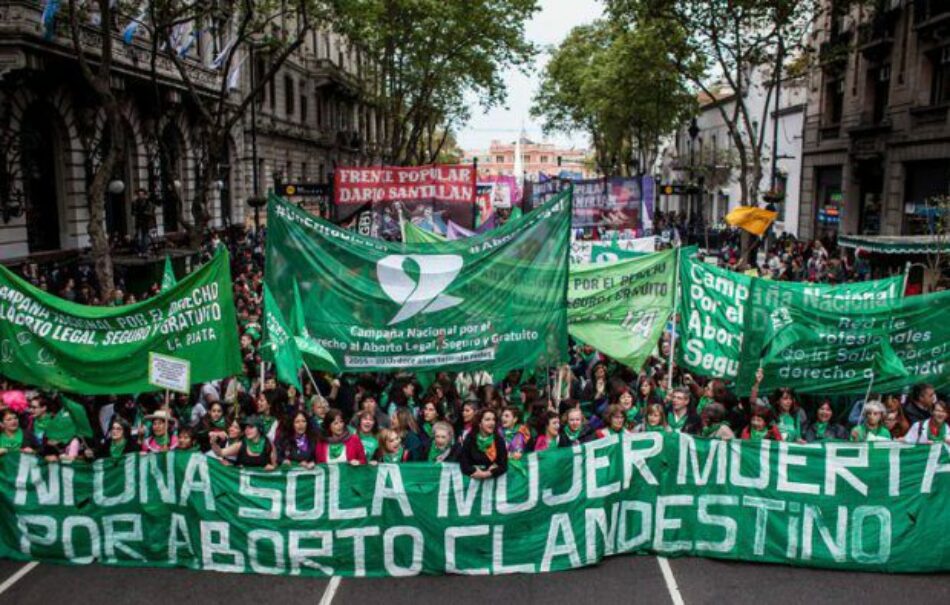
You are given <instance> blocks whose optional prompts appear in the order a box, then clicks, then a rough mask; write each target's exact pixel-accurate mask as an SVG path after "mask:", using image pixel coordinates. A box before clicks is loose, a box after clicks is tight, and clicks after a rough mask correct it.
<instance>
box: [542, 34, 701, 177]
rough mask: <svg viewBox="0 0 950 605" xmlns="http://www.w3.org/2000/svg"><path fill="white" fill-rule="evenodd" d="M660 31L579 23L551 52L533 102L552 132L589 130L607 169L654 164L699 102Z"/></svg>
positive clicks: (621, 170) (632, 169) (620, 170)
mask: <svg viewBox="0 0 950 605" xmlns="http://www.w3.org/2000/svg"><path fill="white" fill-rule="evenodd" d="M666 43H667V41H666V40H665V39H664V36H663V35H662V32H660V31H658V30H657V29H656V28H654V27H652V26H650V25H645V26H643V27H638V28H635V29H622V28H617V27H615V26H614V25H613V24H611V23H609V22H607V21H597V22H595V23H593V24H590V25H584V26H579V27H576V28H574V29H573V30H572V31H571V33H570V34H569V35H568V37H567V38H566V39H565V40H564V41H563V42H562V43H561V45H560V46H559V47H558V48H556V49H554V50H553V52H552V57H551V61H550V62H549V63H548V65H547V68H546V69H545V72H544V76H543V78H542V82H541V86H540V87H539V89H538V91H537V93H536V95H535V98H534V106H533V107H532V115H534V116H535V117H540V118H542V119H544V127H545V130H546V131H549V132H550V131H584V132H587V133H588V134H589V135H590V137H591V141H592V143H593V147H594V157H595V162H596V165H597V169H598V171H599V172H601V173H602V174H608V175H610V174H619V175H627V174H631V173H633V172H643V171H646V170H648V169H649V167H650V166H652V165H653V163H654V162H655V160H656V157H657V154H658V153H659V147H660V141H661V140H662V138H663V137H664V136H665V135H667V134H669V133H670V132H672V131H673V130H675V128H676V127H677V126H678V125H679V124H680V123H681V122H682V121H683V120H684V119H685V118H686V117H687V116H688V115H690V113H691V112H692V110H693V108H694V106H695V101H694V99H693V96H692V95H691V94H690V92H689V90H688V89H687V87H686V85H685V81H684V79H683V78H682V77H680V76H679V74H678V73H677V72H676V71H675V70H674V69H673V68H672V66H671V65H670V64H669V60H668V58H667V55H666V52H665V51H664V50H663V49H664V45H665V44H666Z"/></svg>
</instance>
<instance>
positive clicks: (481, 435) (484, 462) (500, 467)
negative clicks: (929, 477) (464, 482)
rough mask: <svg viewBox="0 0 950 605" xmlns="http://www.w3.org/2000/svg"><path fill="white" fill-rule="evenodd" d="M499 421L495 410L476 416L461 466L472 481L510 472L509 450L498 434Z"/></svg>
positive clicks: (463, 449) (464, 444) (466, 442)
mask: <svg viewBox="0 0 950 605" xmlns="http://www.w3.org/2000/svg"><path fill="white" fill-rule="evenodd" d="M497 423H498V419H497V417H496V415H495V412H494V410H480V411H479V412H478V414H476V415H475V426H476V427H478V428H477V430H473V431H472V432H471V433H469V434H468V436H467V437H466V438H465V441H464V442H463V443H462V451H461V452H459V465H460V466H461V468H462V472H463V473H465V474H466V475H468V476H470V477H471V478H472V479H490V478H491V477H498V476H500V475H503V474H505V473H506V472H507V471H508V450H507V449H506V448H505V440H504V439H502V437H501V435H499V434H498V432H497V430H496V428H497Z"/></svg>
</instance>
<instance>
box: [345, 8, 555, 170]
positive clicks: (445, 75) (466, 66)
mask: <svg viewBox="0 0 950 605" xmlns="http://www.w3.org/2000/svg"><path fill="white" fill-rule="evenodd" d="M334 4H335V12H336V18H335V25H336V27H337V28H338V29H340V30H341V31H342V33H344V34H345V35H346V36H347V37H348V38H349V39H350V40H352V41H353V42H354V43H355V44H356V45H357V46H358V47H359V48H360V49H362V50H363V51H364V52H365V53H366V54H367V55H368V57H369V59H370V61H369V64H368V65H367V66H366V68H367V70H368V71H369V72H370V73H372V75H373V76H374V77H375V79H376V85H377V89H376V91H375V93H376V97H377V98H376V103H377V107H378V109H379V111H380V112H381V113H382V116H383V117H384V120H385V122H386V125H387V128H386V132H385V133H384V135H385V136H384V139H385V141H386V143H387V146H388V150H387V153H386V155H387V156H389V157H387V158H386V159H387V160H388V161H390V162H394V163H401V164H418V163H426V162H429V161H432V160H433V159H435V158H436V157H437V156H438V154H439V153H440V152H441V147H442V145H443V144H444V138H443V137H441V136H439V134H440V133H443V132H445V131H447V130H451V129H452V128H454V127H456V126H458V125H460V124H462V123H464V122H465V121H466V120H467V119H468V117H469V115H468V109H467V106H468V103H467V100H468V98H469V97H474V98H476V99H478V101H479V102H480V103H481V105H482V107H483V108H485V109H488V108H490V107H493V106H496V105H499V104H502V103H504V101H505V96H506V90H505V82H504V79H503V72H504V70H505V69H507V68H508V67H510V66H522V67H524V66H527V65H528V64H529V62H530V61H531V60H532V58H533V57H534V55H535V53H536V49H535V47H534V45H533V44H531V43H530V42H529V41H528V40H527V39H526V38H525V35H524V25H525V22H526V21H527V20H528V19H530V18H531V16H532V15H533V14H534V12H535V11H537V10H538V2H537V0H469V1H467V2H446V1H444V0H336V2H334Z"/></svg>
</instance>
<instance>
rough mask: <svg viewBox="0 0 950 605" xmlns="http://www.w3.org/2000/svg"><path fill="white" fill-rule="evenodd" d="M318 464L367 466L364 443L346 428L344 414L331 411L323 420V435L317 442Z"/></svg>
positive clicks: (335, 410)
mask: <svg viewBox="0 0 950 605" xmlns="http://www.w3.org/2000/svg"><path fill="white" fill-rule="evenodd" d="M316 457H317V464H327V463H338V462H345V463H348V464H353V465H357V464H366V452H365V450H363V442H362V441H360V438H359V437H357V436H356V435H355V434H354V433H351V432H350V431H349V430H347V428H346V422H344V420H343V413H342V412H340V410H337V409H332V408H331V409H330V411H329V412H327V415H326V416H325V417H324V418H323V435H322V436H321V437H320V440H319V441H318V442H317V456H316Z"/></svg>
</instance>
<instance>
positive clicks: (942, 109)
mask: <svg viewBox="0 0 950 605" xmlns="http://www.w3.org/2000/svg"><path fill="white" fill-rule="evenodd" d="M948 113H950V103H941V104H939V105H921V106H919V107H912V108H911V109H910V117H911V119H912V120H913V124H914V126H915V127H926V126H943V125H945V124H946V123H947V114H948Z"/></svg>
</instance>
